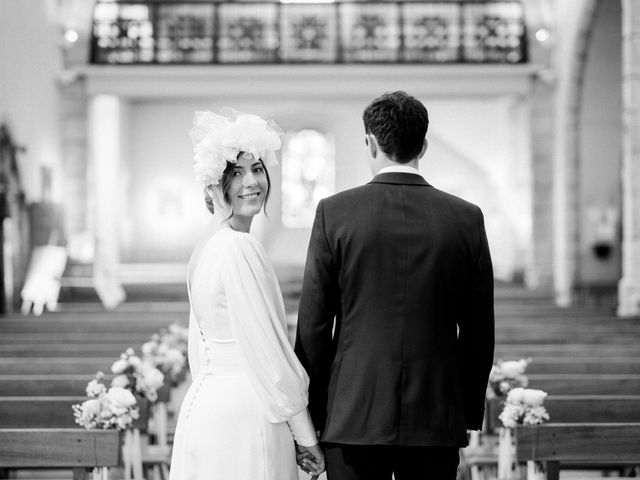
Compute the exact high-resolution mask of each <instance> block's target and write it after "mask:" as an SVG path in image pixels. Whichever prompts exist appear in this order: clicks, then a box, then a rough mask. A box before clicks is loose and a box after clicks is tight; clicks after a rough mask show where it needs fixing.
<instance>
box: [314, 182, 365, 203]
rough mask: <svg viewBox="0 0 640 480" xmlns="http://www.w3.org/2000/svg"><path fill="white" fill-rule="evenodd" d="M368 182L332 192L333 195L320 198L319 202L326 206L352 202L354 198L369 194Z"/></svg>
mask: <svg viewBox="0 0 640 480" xmlns="http://www.w3.org/2000/svg"><path fill="white" fill-rule="evenodd" d="M368 187H369V184H365V185H360V186H358V187H353V188H348V189H347V190H343V191H341V192H338V193H334V194H333V195H329V196H328V197H325V198H323V199H322V200H321V202H322V203H323V204H324V205H325V206H328V207H332V206H337V205H341V204H344V203H349V202H352V201H354V200H356V199H361V198H362V197H365V196H367V195H369V194H370V193H371V192H370V188H368Z"/></svg>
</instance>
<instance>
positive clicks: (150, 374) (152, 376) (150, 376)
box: [143, 365, 164, 390]
mask: <svg viewBox="0 0 640 480" xmlns="http://www.w3.org/2000/svg"><path fill="white" fill-rule="evenodd" d="M143 376H144V384H145V385H146V386H147V387H148V388H150V389H153V390H157V389H159V388H160V387H162V385H163V384H164V375H163V374H162V372H161V371H160V370H158V369H157V368H154V367H151V366H149V365H147V366H146V368H144V369H143Z"/></svg>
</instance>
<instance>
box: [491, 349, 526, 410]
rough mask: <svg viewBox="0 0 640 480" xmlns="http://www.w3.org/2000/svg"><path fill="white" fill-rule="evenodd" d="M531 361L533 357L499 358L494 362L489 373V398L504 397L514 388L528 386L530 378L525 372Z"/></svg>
mask: <svg viewBox="0 0 640 480" xmlns="http://www.w3.org/2000/svg"><path fill="white" fill-rule="evenodd" d="M529 363H531V359H524V358H522V359H520V360H511V361H508V362H504V361H502V360H498V361H497V362H496V363H494V364H493V367H492V368H491V373H489V383H488V385H487V400H491V399H493V398H496V397H500V398H504V397H505V396H506V395H507V394H508V393H509V392H510V391H511V390H512V389H514V388H518V387H524V388H526V387H527V386H528V385H529V378H528V377H527V376H526V375H525V374H524V372H525V371H526V370H527V366H528V365H529Z"/></svg>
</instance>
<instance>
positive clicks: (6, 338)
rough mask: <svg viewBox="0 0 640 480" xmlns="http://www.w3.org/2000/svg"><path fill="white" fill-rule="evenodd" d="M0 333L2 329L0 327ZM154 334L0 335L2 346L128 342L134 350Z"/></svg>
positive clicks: (73, 333)
mask: <svg viewBox="0 0 640 480" xmlns="http://www.w3.org/2000/svg"><path fill="white" fill-rule="evenodd" d="M0 331H2V328H1V327H0ZM152 333H154V332H149V333H126V332H109V333H100V334H90V333H86V332H82V331H81V330H80V329H78V331H75V332H66V333H65V332H53V333H28V332H21V333H2V335H0V345H11V344H19V343H31V344H33V343H35V344H46V345H48V344H51V343H58V344H73V343H76V344H85V343H103V344H113V343H115V344H118V345H121V344H122V343H123V342H126V343H127V344H128V346H130V347H132V348H137V347H140V345H142V344H143V343H144V342H146V341H148V340H149V337H150V336H151V334H152Z"/></svg>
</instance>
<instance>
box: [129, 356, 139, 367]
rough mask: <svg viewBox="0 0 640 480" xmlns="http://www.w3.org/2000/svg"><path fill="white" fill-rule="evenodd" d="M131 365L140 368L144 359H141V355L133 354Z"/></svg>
mask: <svg viewBox="0 0 640 480" xmlns="http://www.w3.org/2000/svg"><path fill="white" fill-rule="evenodd" d="M129 365H131V366H132V367H133V368H135V369H136V370H138V369H139V368H140V367H141V366H142V360H140V357H136V356H135V355H133V356H131V357H129Z"/></svg>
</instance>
